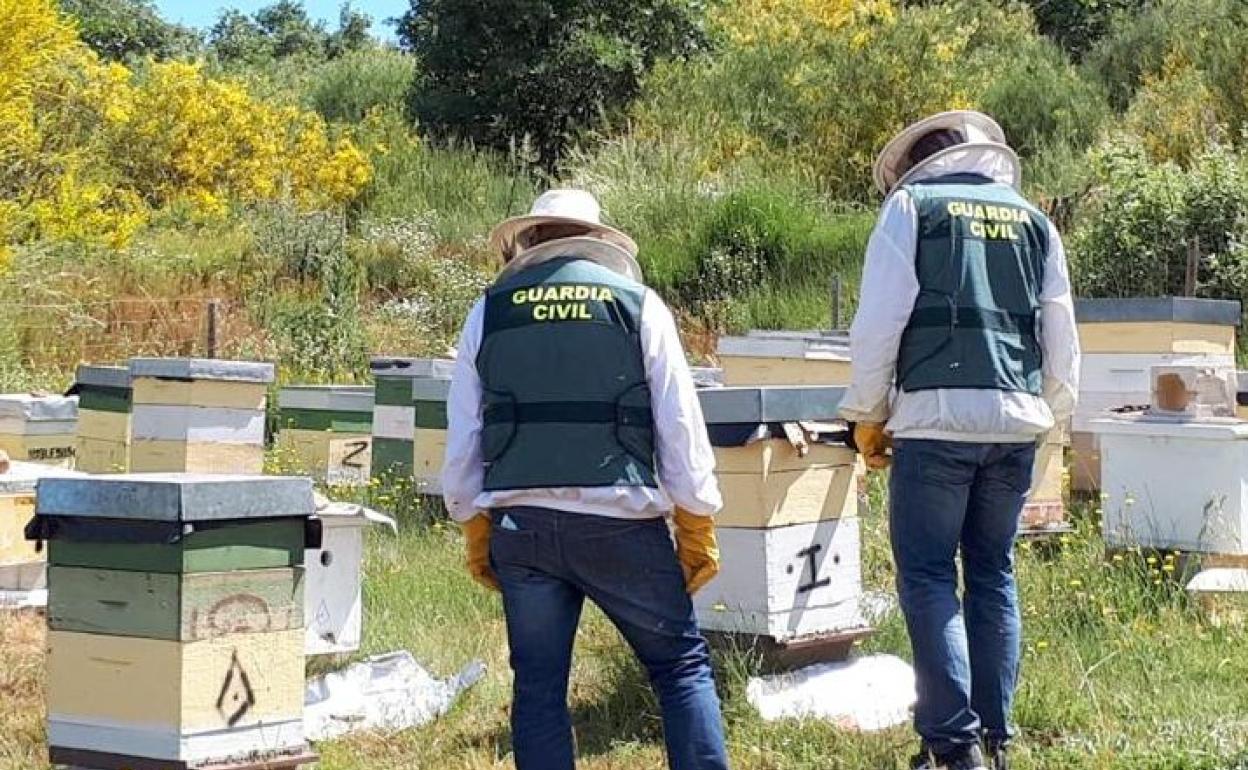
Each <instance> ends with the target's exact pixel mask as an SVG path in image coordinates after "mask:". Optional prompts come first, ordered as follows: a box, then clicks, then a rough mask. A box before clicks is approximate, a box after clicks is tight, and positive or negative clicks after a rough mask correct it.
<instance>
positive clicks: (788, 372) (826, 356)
mask: <svg viewBox="0 0 1248 770" xmlns="http://www.w3.org/2000/svg"><path fill="white" fill-rule="evenodd" d="M716 353H717V355H718V356H719V359H720V363H721V365H722V366H723V372H724V373H723V381H724V384H725V385H728V386H757V385H848V384H849V381H850V360H849V336H848V334H847V333H845V332H820V331H810V332H773V331H752V332H749V333H748V334H747V335H746V336H744V337H720V339H719V344H718V347H717V350H716Z"/></svg>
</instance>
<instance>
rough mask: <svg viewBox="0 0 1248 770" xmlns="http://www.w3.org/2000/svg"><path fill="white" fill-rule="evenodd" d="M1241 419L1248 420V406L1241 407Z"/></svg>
mask: <svg viewBox="0 0 1248 770" xmlns="http://www.w3.org/2000/svg"><path fill="white" fill-rule="evenodd" d="M1239 419H1241V420H1248V406H1241V407H1240V408H1239Z"/></svg>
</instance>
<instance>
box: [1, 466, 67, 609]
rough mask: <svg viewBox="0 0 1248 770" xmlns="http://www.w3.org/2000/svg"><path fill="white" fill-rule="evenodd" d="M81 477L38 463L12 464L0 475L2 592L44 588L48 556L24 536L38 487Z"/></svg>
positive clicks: (33, 509) (33, 507) (31, 515)
mask: <svg viewBox="0 0 1248 770" xmlns="http://www.w3.org/2000/svg"><path fill="white" fill-rule="evenodd" d="M67 475H79V474H76V473H74V472H73V471H69V470H64V469H61V468H56V467H51V466H46V465H39V464H35V463H24V462H11V463H10V464H9V470H8V472H6V473H3V474H0V593H2V592H6V591H30V590H32V589H37V588H42V587H43V586H44V582H45V581H44V574H45V571H46V568H45V562H46V559H47V557H46V554H45V553H44V551H42V550H37V549H36V548H35V543H34V542H31V541H28V540H27V539H26V536H25V529H26V524H27V523H28V522H29V521H30V520H31V517H33V516H34V515H35V485H36V484H37V483H38V481H39V479H41V478H49V477H52V476H67Z"/></svg>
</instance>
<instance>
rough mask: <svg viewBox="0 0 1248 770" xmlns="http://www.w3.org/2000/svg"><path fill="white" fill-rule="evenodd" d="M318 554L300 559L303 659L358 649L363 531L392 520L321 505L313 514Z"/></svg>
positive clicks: (357, 508)
mask: <svg viewBox="0 0 1248 770" xmlns="http://www.w3.org/2000/svg"><path fill="white" fill-rule="evenodd" d="M317 516H319V517H320V518H321V522H322V535H321V547H320V548H319V549H308V551H307V553H306V554H305V556H304V592H303V597H304V609H303V617H304V625H305V637H304V649H305V652H306V654H308V655H336V654H343V653H350V652H355V651H356V650H358V649H359V648H360V633H361V630H362V628H363V619H364V613H363V591H362V590H361V588H362V586H363V582H364V578H363V571H362V570H363V564H364V530H365V529H366V528H367V527H368V526H369V525H370V524H385V525H387V526H389V527H391V528H392V529H393V528H394V527H395V523H394V520H393V519H391V518H389V517H387V516H383V515H381V514H379V513H377V512H375V511H370V510H368V509H367V508H364V507H362V506H359V505H351V504H349V503H323V504H322V505H321V506H320V507H319V508H318V509H317Z"/></svg>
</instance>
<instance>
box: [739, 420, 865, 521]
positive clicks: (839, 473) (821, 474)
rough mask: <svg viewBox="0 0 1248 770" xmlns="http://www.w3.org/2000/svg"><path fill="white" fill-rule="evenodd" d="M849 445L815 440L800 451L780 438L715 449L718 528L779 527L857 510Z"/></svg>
mask: <svg viewBox="0 0 1248 770" xmlns="http://www.w3.org/2000/svg"><path fill="white" fill-rule="evenodd" d="M858 470H859V465H858V460H857V457H856V455H855V453H854V452H853V450H851V449H848V448H846V447H835V446H829V445H825V444H815V445H813V446H811V447H810V449H809V452H808V453H807V454H806V455H805V456H802V455H801V454H800V453H799V452H798V450H797V448H795V447H794V446H793V445H792V444H791V443H789V442H788V441H787V440H784V439H770V440H767V441H756V442H754V443H752V444H747V445H745V446H739V447H717V448H716V449H715V474H716V477H717V478H718V480H719V489H720V492H721V493H722V494H723V498H724V508H723V510H721V511H720V512H719V515H718V516H717V517H716V522H717V524H718V525H719V526H721V527H758V528H763V527H781V526H787V525H790V524H809V523H811V522H816V521H823V520H825V519H839V518H848V517H851V516H856V515H857V513H858V489H857V487H858V484H857V478H858Z"/></svg>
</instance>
